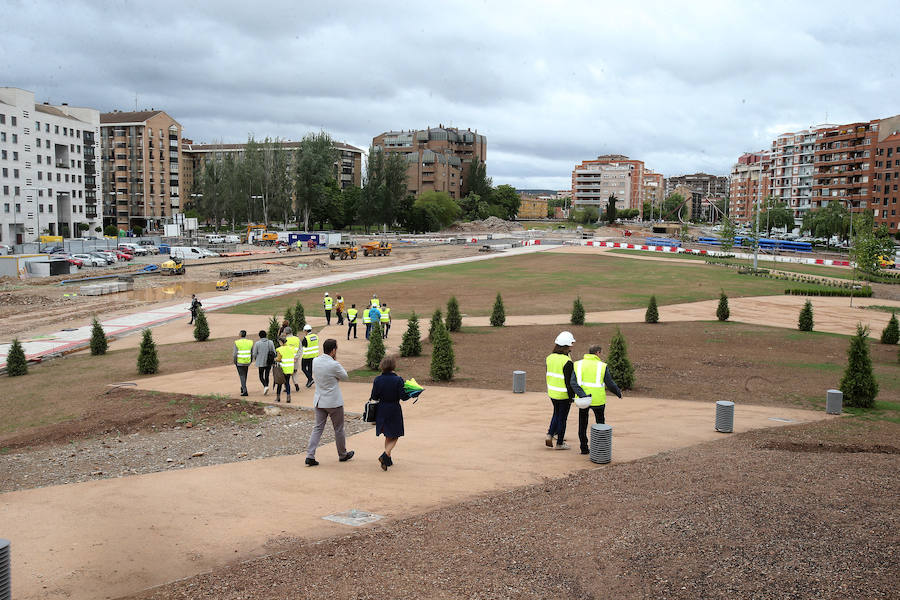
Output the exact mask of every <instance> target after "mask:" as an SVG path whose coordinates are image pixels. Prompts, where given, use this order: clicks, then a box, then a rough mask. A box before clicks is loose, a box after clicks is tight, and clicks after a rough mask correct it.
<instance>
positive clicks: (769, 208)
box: [759, 196, 794, 235]
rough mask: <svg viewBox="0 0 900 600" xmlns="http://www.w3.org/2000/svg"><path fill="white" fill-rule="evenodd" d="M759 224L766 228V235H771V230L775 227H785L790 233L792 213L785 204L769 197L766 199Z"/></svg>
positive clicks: (792, 220) (792, 225) (792, 223)
mask: <svg viewBox="0 0 900 600" xmlns="http://www.w3.org/2000/svg"><path fill="white" fill-rule="evenodd" d="M759 222H760V224H761V225H762V226H764V227H765V228H766V235H772V229H773V228H777V227H785V228H787V230H788V231H790V230H791V229H793V228H794V213H793V212H791V209H790V208H788V205H787V204H785V203H784V202H781V201H780V200H777V199H775V198H772V197H771V196H770V197H768V198H766V202H765V207H764V208H763V211H762V212H761V213H760V215H759Z"/></svg>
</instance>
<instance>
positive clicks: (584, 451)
mask: <svg viewBox="0 0 900 600" xmlns="http://www.w3.org/2000/svg"><path fill="white" fill-rule="evenodd" d="M581 453H582V454H590V453H591V451H590V449H588V448H582V449H581Z"/></svg>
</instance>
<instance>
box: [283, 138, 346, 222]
mask: <svg viewBox="0 0 900 600" xmlns="http://www.w3.org/2000/svg"><path fill="white" fill-rule="evenodd" d="M337 160H338V151H337V149H335V147H334V141H333V140H332V139H331V136H330V135H328V134H327V133H326V132H324V131H320V132H319V133H310V134H307V135H305V136H304V137H303V139H302V140H300V145H299V147H298V148H297V151H296V152H295V154H294V173H293V175H294V196H295V198H296V202H295V207H296V208H295V210H296V211H297V221H298V223H299V221H300V219H302V220H303V231H309V218H310V215H311V214H312V213H313V212H314V211H315V210H316V209H317V208H318V203H319V202H321V201H322V199H323V197H324V195H325V194H324V192H325V189H326V187H327V186H328V185H329V184H330V183H331V182H332V181H334V163H335V162H336V161H337Z"/></svg>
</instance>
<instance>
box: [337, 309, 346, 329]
mask: <svg viewBox="0 0 900 600" xmlns="http://www.w3.org/2000/svg"><path fill="white" fill-rule="evenodd" d="M335 314H336V315H337V318H338V325H343V324H344V311H342V310H341V309H337V310H336V311H335Z"/></svg>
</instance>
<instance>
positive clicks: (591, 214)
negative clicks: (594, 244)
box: [569, 206, 600, 225]
mask: <svg viewBox="0 0 900 600" xmlns="http://www.w3.org/2000/svg"><path fill="white" fill-rule="evenodd" d="M599 218H600V210H599V209H598V208H597V207H596V206H586V207H584V208H579V209H577V210H572V211H569V220H570V221H572V222H573V223H581V224H582V225H587V224H589V223H596V222H597V220H598V219H599Z"/></svg>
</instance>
